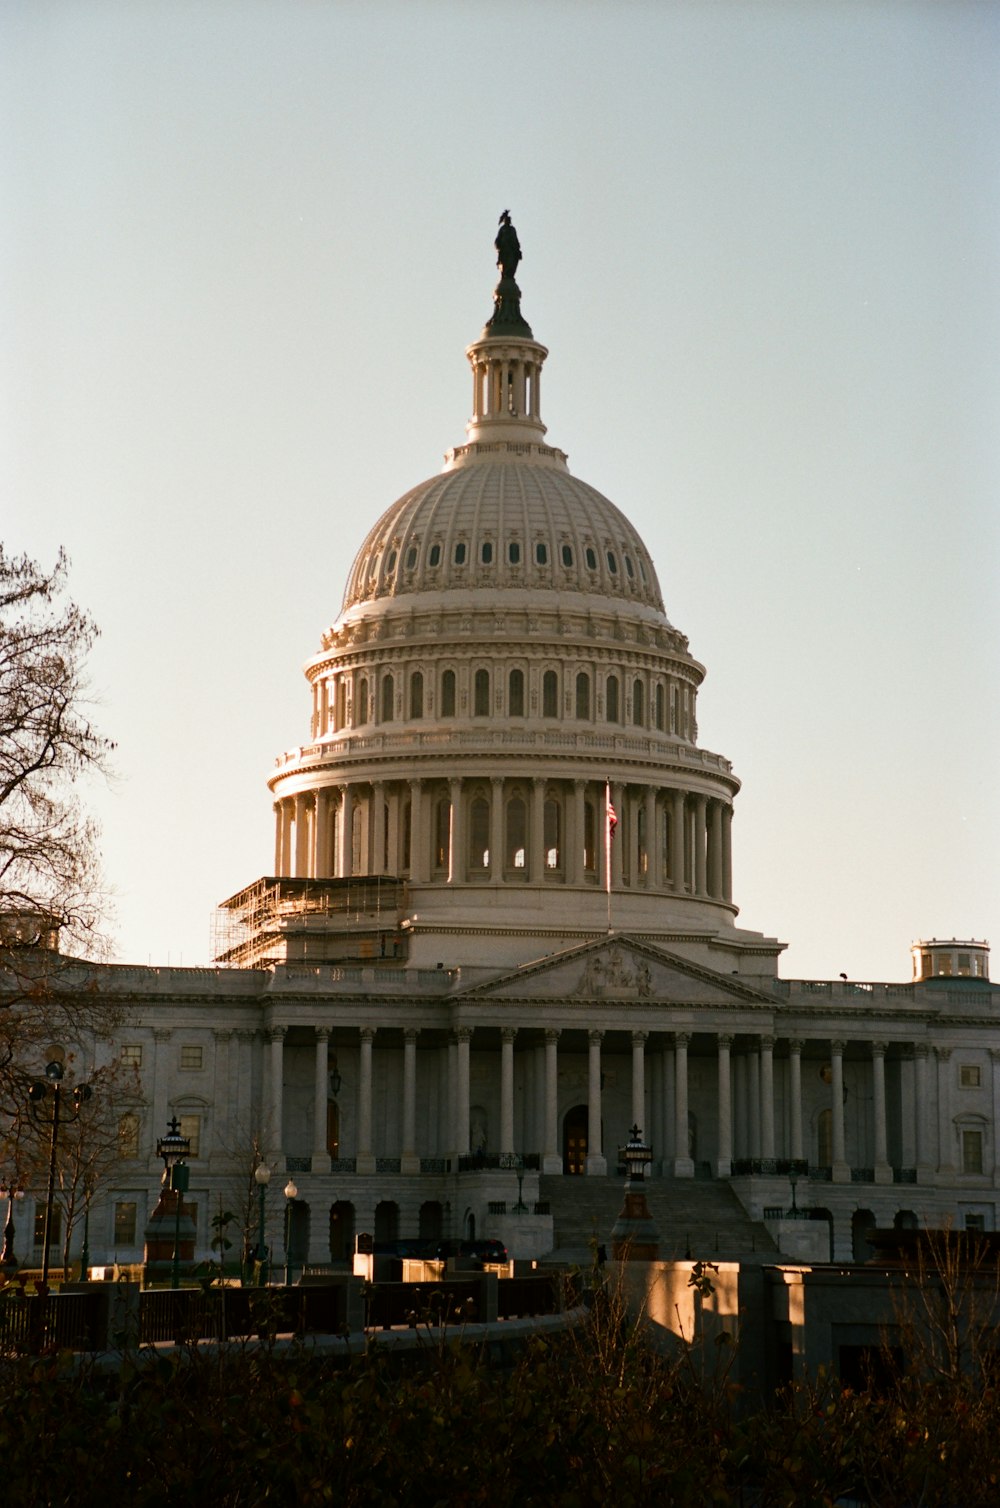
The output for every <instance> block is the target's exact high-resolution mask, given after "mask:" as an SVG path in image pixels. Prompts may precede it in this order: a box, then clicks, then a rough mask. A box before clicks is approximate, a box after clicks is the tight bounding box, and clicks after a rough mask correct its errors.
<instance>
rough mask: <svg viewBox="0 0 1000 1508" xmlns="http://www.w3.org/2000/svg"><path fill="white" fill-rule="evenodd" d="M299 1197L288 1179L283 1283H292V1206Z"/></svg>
mask: <svg viewBox="0 0 1000 1508" xmlns="http://www.w3.org/2000/svg"><path fill="white" fill-rule="evenodd" d="M298 1197H299V1191H298V1189H297V1188H296V1186H295V1184H294V1183H293V1182H292V1180H291V1179H290V1178H289V1180H288V1182H287V1183H286V1184H285V1283H286V1285H287V1284H289V1283H291V1281H292V1205H293V1204H294V1203H295V1201H296V1199H297V1198H298Z"/></svg>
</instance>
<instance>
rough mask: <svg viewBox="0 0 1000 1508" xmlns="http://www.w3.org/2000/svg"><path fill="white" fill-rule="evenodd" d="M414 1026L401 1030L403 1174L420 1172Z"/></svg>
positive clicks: (401, 1162) (400, 1169)
mask: <svg viewBox="0 0 1000 1508" xmlns="http://www.w3.org/2000/svg"><path fill="white" fill-rule="evenodd" d="M419 1035H420V1033H419V1030H418V1029H417V1028H416V1027H412V1026H408V1027H407V1028H406V1029H405V1030H404V1032H403V1145H402V1148H401V1153H402V1156H401V1157H400V1164H399V1171H400V1172H401V1173H402V1174H403V1175H404V1176H411V1175H413V1174H416V1173H419V1172H420V1158H419V1156H418V1155H417V1037H418V1036H419Z"/></svg>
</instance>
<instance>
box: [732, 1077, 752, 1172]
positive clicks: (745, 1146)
mask: <svg viewBox="0 0 1000 1508" xmlns="http://www.w3.org/2000/svg"><path fill="white" fill-rule="evenodd" d="M732 1070H733V1151H734V1154H735V1156H736V1157H737V1158H740V1159H742V1158H745V1157H749V1156H750V1118H749V1115H750V1112H749V1101H748V1098H747V1055H746V1053H745V1052H738V1053H737V1054H736V1057H735V1058H734V1059H733V1060H732Z"/></svg>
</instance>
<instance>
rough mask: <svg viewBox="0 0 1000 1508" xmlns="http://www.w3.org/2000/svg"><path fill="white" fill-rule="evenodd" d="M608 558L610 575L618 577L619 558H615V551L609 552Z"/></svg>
mask: <svg viewBox="0 0 1000 1508" xmlns="http://www.w3.org/2000/svg"><path fill="white" fill-rule="evenodd" d="M606 558H607V562H608V571H609V572H610V574H611V575H612V576H617V575H618V560H617V558H616V556H615V552H614V550H609V551H608V552H607V557H606Z"/></svg>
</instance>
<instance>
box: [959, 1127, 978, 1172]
mask: <svg viewBox="0 0 1000 1508" xmlns="http://www.w3.org/2000/svg"><path fill="white" fill-rule="evenodd" d="M982 1171H983V1133H982V1132H981V1131H963V1132H962V1172H963V1173H981V1172H982Z"/></svg>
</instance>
